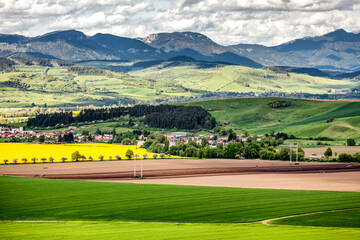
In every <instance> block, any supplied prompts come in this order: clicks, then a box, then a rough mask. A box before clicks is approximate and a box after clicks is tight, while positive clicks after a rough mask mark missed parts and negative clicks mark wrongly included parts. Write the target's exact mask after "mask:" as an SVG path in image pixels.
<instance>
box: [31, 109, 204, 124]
mask: <svg viewBox="0 0 360 240" xmlns="http://www.w3.org/2000/svg"><path fill="white" fill-rule="evenodd" d="M125 115H130V116H132V117H145V124H147V125H149V126H150V127H156V128H178V129H194V128H197V127H198V125H204V124H205V118H206V117H208V116H210V114H209V113H208V112H207V111H206V110H205V109H203V108H202V107H197V106H174V105H158V106H153V105H150V106H147V105H136V106H134V107H115V108H99V109H85V110H82V111H80V113H79V115H77V116H73V114H72V112H58V113H49V114H39V115H37V116H36V117H34V118H29V119H28V122H27V126H28V127H53V126H56V125H57V124H63V125H68V124H72V123H78V122H91V121H98V120H107V119H111V118H117V117H121V116H125Z"/></svg>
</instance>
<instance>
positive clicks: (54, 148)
mask: <svg viewBox="0 0 360 240" xmlns="http://www.w3.org/2000/svg"><path fill="white" fill-rule="evenodd" d="M128 149H130V150H132V151H133V152H134V154H138V155H139V156H141V154H144V153H147V154H148V158H152V155H153V154H152V153H149V152H147V151H146V149H144V148H139V146H135V145H117V144H106V143H83V144H29V143H0V164H4V159H7V160H8V164H9V163H11V162H12V161H13V159H14V158H17V159H18V163H24V162H23V161H22V160H21V159H22V158H27V163H32V160H31V159H32V158H34V157H36V158H38V160H37V161H36V162H43V161H42V160H41V158H46V159H47V160H46V161H45V162H49V158H50V157H53V158H54V162H62V161H61V158H62V157H66V158H68V160H66V161H67V162H69V161H71V154H72V153H73V152H75V151H79V153H80V154H81V155H85V157H86V158H89V156H92V157H93V159H94V161H99V158H98V157H99V156H100V155H103V156H104V160H109V156H111V157H112V159H113V160H115V156H116V155H119V156H120V157H121V158H122V159H127V158H126V157H125V154H126V151H127V150H128ZM79 161H80V160H79Z"/></svg>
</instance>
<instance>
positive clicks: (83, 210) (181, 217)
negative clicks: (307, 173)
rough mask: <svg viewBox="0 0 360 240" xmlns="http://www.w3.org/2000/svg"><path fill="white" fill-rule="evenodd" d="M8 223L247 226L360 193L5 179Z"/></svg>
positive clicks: (350, 201) (345, 204) (354, 199)
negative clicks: (122, 222) (137, 223)
mask: <svg viewBox="0 0 360 240" xmlns="http://www.w3.org/2000/svg"><path fill="white" fill-rule="evenodd" d="M0 183H1V184H0V187H1V190H2V194H1V196H0V200H1V201H2V202H3V203H6V204H3V205H2V207H1V215H0V218H1V219H2V220H9V219H12V220H99V221H114V220H116V221H140V222H184V223H186V222H194V223H195V222H197V223H241V222H254V221H260V220H264V219H270V218H275V217H282V216H289V215H293V214H302V213H309V212H317V211H324V210H334V209H346V208H359V207H360V193H356V192H325V191H295V190H270V189H269V190H266V189H240V188H220V187H195V186H172V185H141V184H126V183H102V182H81V181H68V180H48V179H28V178H17V177H0Z"/></svg>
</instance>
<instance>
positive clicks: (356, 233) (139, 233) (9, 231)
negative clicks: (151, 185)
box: [0, 221, 360, 240]
mask: <svg viewBox="0 0 360 240" xmlns="http://www.w3.org/2000/svg"><path fill="white" fill-rule="evenodd" d="M0 238H1V239H14V240H15V239H16V240H17V239H21V240H27V239H29V240H33V239H49V240H52V239H74V240H82V239H108V240H112V239H122V240H128V239H129V240H133V239H151V240H161V239H185V240H187V239H201V240H203V239H208V240H210V239H211V240H212V239H220V240H221V239H224V240H228V239H256V240H265V239H266V240H288V239H293V240H305V239H306V240H307V239H319V240H329V239H330V240H331V239H334V240H338V239H347V240H357V239H359V238H360V230H359V229H355V228H330V227H303V226H266V225H262V224H249V225H234V224H186V223H185V224H176V223H118V222H87V221H83V222H71V221H70V222H0Z"/></svg>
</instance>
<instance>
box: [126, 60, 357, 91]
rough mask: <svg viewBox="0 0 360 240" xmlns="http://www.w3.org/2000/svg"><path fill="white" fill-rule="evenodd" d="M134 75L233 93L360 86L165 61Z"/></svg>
mask: <svg viewBox="0 0 360 240" xmlns="http://www.w3.org/2000/svg"><path fill="white" fill-rule="evenodd" d="M130 74H131V75H134V76H137V77H141V78H148V79H153V80H156V81H159V82H167V83H174V84H181V85H182V86H184V87H186V88H190V89H197V90H207V91H220V92H221V91H229V92H286V93H291V92H305V93H313V94H315V93H316V94H319V93H328V92H332V93H340V92H341V91H342V90H348V89H351V88H354V87H357V86H359V82H357V81H351V80H332V79H328V78H321V77H312V76H308V75H306V74H297V73H286V72H276V71H273V70H271V69H265V68H261V69H256V68H249V67H244V66H233V65H221V64H210V63H209V64H208V65H206V64H205V63H202V64H200V65H199V63H191V64H189V63H188V64H186V65H184V66H182V65H174V64H170V63H169V62H165V63H162V64H159V65H155V66H153V67H150V68H146V69H142V70H138V71H133V72H130Z"/></svg>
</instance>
